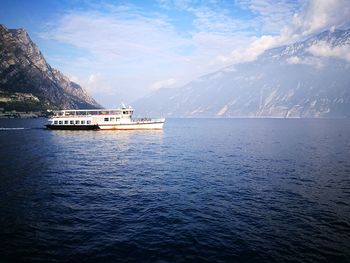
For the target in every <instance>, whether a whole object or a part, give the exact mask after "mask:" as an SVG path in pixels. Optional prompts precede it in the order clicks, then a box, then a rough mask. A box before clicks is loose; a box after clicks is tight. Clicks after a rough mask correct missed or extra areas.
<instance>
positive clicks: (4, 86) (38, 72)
mask: <svg viewBox="0 0 350 263" xmlns="http://www.w3.org/2000/svg"><path fill="white" fill-rule="evenodd" d="M16 106H17V107H19V108H21V109H31V108H33V107H34V108H35V109H37V108H96V107H100V105H99V104H98V103H97V102H96V101H95V100H94V99H93V98H91V97H90V96H89V95H88V94H87V93H86V91H85V90H84V89H83V88H82V87H80V86H79V85H78V84H76V83H74V82H72V81H70V80H69V79H68V78H67V77H66V76H64V75H63V74H62V73H61V72H60V71H58V70H56V69H53V68H51V67H50V65H49V64H48V63H47V62H46V60H45V58H44V57H43V55H42V54H41V52H40V50H39V49H38V47H37V46H36V45H35V44H34V43H33V42H32V41H31V39H30V37H29V36H28V34H27V32H26V31H25V30H24V29H7V28H6V27H4V26H3V25H0V107H5V108H6V107H9V108H16Z"/></svg>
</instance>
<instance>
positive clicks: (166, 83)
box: [152, 78, 177, 90]
mask: <svg viewBox="0 0 350 263" xmlns="http://www.w3.org/2000/svg"><path fill="white" fill-rule="evenodd" d="M176 82H177V80H176V79H174V78H169V79H164V80H159V81H156V82H154V83H153V84H152V89H153V90H157V89H160V88H168V87H171V86H174V85H175V84H176Z"/></svg>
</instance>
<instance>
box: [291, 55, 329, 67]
mask: <svg viewBox="0 0 350 263" xmlns="http://www.w3.org/2000/svg"><path fill="white" fill-rule="evenodd" d="M286 61H287V63H288V64H294V65H309V66H314V67H316V68H321V67H322V66H323V64H322V61H321V60H320V59H318V58H315V57H312V56H311V57H305V58H301V57H298V56H293V57H290V58H287V60H286Z"/></svg>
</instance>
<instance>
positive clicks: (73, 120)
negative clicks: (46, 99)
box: [46, 107, 165, 130]
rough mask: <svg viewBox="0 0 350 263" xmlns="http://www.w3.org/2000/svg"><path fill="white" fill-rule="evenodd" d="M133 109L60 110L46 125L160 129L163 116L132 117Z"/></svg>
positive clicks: (83, 127)
mask: <svg viewBox="0 0 350 263" xmlns="http://www.w3.org/2000/svg"><path fill="white" fill-rule="evenodd" d="M133 113H134V110H133V109H132V108H131V107H129V108H126V107H123V108H118V109H91V110H90V109H89V110H60V111H54V115H53V116H52V117H51V118H50V119H49V120H48V121H49V124H47V125H46V127H47V128H48V129H52V130H160V129H163V125H164V122H165V119H164V118H160V119H151V118H140V119H133V118H132V115H133Z"/></svg>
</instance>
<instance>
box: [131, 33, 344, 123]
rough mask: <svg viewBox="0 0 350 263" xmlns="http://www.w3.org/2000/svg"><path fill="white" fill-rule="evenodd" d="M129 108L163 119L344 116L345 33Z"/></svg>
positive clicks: (275, 53) (232, 68) (273, 51)
mask: <svg viewBox="0 0 350 263" xmlns="http://www.w3.org/2000/svg"><path fill="white" fill-rule="evenodd" d="M134 106H135V108H137V109H138V112H142V113H144V114H150V115H159V114H163V115H165V116H196V117H200V116H203V117H205V116H225V117H230V116H232V117H234V116H237V117H238V116H241V117H350V30H335V31H326V32H323V33H321V34H318V35H316V36H313V37H311V38H309V39H307V40H305V41H302V42H298V43H295V44H292V45H287V46H282V47H278V48H274V49H271V50H268V51H266V52H265V53H264V54H262V55H261V56H260V57H259V58H258V59H257V60H255V61H252V62H247V63H241V64H236V65H232V66H229V67H226V68H224V69H222V70H219V71H217V72H214V73H212V74H209V75H206V76H203V77H201V78H199V79H196V80H194V81H192V82H190V83H188V84H187V85H185V86H183V87H179V88H173V89H159V90H157V91H155V92H153V93H152V94H150V95H149V96H148V97H145V98H143V99H141V100H139V101H137V102H135V103H134Z"/></svg>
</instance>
